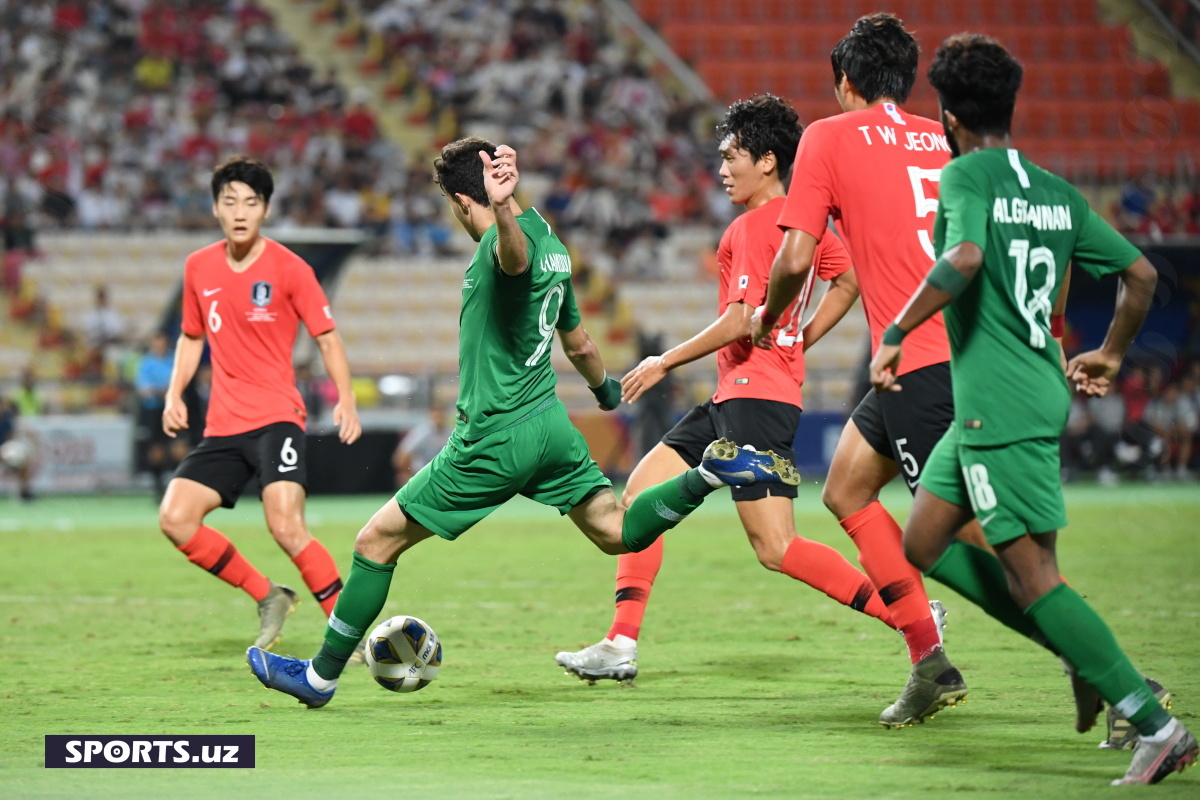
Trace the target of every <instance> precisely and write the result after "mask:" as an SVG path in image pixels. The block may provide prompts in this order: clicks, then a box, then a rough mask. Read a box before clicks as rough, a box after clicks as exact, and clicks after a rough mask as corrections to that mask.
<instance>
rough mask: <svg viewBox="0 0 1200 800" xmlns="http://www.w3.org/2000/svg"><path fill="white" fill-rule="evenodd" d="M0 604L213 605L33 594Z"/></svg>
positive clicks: (1, 599) (6, 597)
mask: <svg viewBox="0 0 1200 800" xmlns="http://www.w3.org/2000/svg"><path fill="white" fill-rule="evenodd" d="M0 603H28V604H44V605H63V604H74V605H97V606H117V605H122V606H201V605H214V604H215V603H214V601H212V600H204V599H200V598H186V597H105V596H103V595H71V596H69V597H62V596H53V597H47V596H45V595H33V594H0ZM224 605H230V606H246V605H247V603H244V602H239V601H226V602H225V603H224Z"/></svg>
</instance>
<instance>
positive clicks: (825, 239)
mask: <svg viewBox="0 0 1200 800" xmlns="http://www.w3.org/2000/svg"><path fill="white" fill-rule="evenodd" d="M853 266H854V263H853V262H852V261H851V260H850V251H849V250H847V249H846V245H844V244H842V240H841V239H839V238H838V237H837V234H835V233H834V232H833V231H831V230H829V229H828V228H826V229H825V233H824V234H823V235H822V236H821V241H819V242H817V250H816V253H814V254H813V269H815V270H816V271H817V277H818V278H820V279H821V280H823V281H831V280H833V279H834V278H836V277H837V276H838V275H841V274H842V273H843V272H849V271H850V269H851V268H852V267H853Z"/></svg>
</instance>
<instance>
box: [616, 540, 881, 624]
mask: <svg viewBox="0 0 1200 800" xmlns="http://www.w3.org/2000/svg"><path fill="white" fill-rule="evenodd" d="M622 558H624V556H622ZM779 571H780V572H782V573H783V574H784V575H787V576H788V577H791V578H795V579H796V580H798V581H803V582H804V583H807V584H808V585H809V586H811V587H813V588H814V589H818V590H820V591H822V592H824V593H825V594H827V595H829V596H830V597H832V598H833V599H834V600H836V601H838V602H839V603H841V604H842V605H844V606H850V608H852V609H854V610H855V611H861V612H862V613H864V614H866V615H868V616H872V617H875V618H876V619H878V620H880V621H881V622H883V624H885V625H888V626H889V627H892V628H895V627H896V626H895V625H894V624H893V623H892V615H891V614H890V613H889V612H888V609H887V606H885V605H884V604H883V599H882V598H880V596H879V592H877V591H875V585H874V584H873V583H871V579H870V578H868V577H867V576H866V575H864V574H862V573H861V572H859V571H858V570H857V569H855V568H854V566H853V565H852V564H851V563H850V562H849V561H847V560H846V557H845V556H843V555H842V554H841V553H839V552H838V551H837V550H834V549H833V548H832V547H830V546H829V545H827V544H821V543H820V542H814V541H811V540H810V539H805V538H803V537H800V536H797V537H796V538H795V539H793V540H792V543H791V544H789V545H788V549H787V551H786V552H785V553H784V554H783V564H782V566H781V567H780V570H779Z"/></svg>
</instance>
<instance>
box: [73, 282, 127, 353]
mask: <svg viewBox="0 0 1200 800" xmlns="http://www.w3.org/2000/svg"><path fill="white" fill-rule="evenodd" d="M95 302H96V304H95V305H94V306H93V307H92V308H91V309H89V310H88V311H86V312H84V314H83V317H82V318H81V319H80V320H79V329H80V331H82V333H83V337H84V341H85V342H87V345H88V347H89V348H98V349H100V350H101V353H102V354H103V350H104V348H106V347H107V346H108V345H112V344H120V343H122V342H123V341H124V340H125V333H126V331H127V330H128V328H129V323H128V322H127V321H126V319H125V316H124V315H123V314H122V313H121V312H120V311H117V309H115V308H113V307H112V306H110V305H109V304H108V287H106V286H103V285H101V286H97V287H96V294H95Z"/></svg>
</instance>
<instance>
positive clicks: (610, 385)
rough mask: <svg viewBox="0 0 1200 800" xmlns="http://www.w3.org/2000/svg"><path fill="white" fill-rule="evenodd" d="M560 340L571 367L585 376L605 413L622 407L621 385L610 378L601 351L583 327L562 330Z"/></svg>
mask: <svg viewBox="0 0 1200 800" xmlns="http://www.w3.org/2000/svg"><path fill="white" fill-rule="evenodd" d="M558 340H559V342H561V343H562V349H563V352H564V353H566V354H567V358H568V359H569V360H570V362H571V366H573V367H574V368H575V371H576V372H578V373H579V374H580V375H582V376H583V379H584V380H585V381H587V385H588V388H589V389H591V390H592V394H594V395H596V400H597V402H599V403H600V407H601V408H602V409H604V410H605V411H612V410H613V409H614V408H616V407H617V406H619V405H621V384H619V383H617V379H616V378H610V377H608V372H607V371H605V369H604V359H603V358H601V356H600V349H599V348H598V347H596V343H595V342H593V341H592V337H591V336H589V335H588V332H587V331H586V330H585V329H584V327H583V325H582V324H580V325H576V326H575V327H574V328H572V329H571V330H569V331H563V330H560V331H559V332H558Z"/></svg>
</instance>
